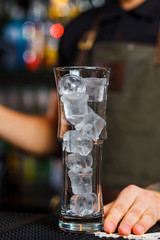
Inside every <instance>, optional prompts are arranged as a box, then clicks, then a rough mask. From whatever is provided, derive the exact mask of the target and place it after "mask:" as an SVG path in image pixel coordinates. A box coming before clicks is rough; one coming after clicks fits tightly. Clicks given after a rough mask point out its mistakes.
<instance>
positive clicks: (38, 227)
mask: <svg viewBox="0 0 160 240" xmlns="http://www.w3.org/2000/svg"><path fill="white" fill-rule="evenodd" d="M148 232H149V233H151V232H160V223H157V224H156V225H155V226H154V227H152V228H151V229H150V230H149V231H148ZM159 236H160V235H159ZM41 239H43V240H52V239H55V240H61V239H64V240H76V239H78V240H82V239H83V240H85V239H88V240H89V239H90V240H95V239H97V240H101V239H107V240H111V239H115V238H112V237H108V238H106V237H103V238H99V237H97V236H95V235H94V234H89V233H88V234H84V233H80V234H78V233H70V232H64V231H61V230H60V229H59V227H58V216H54V215H53V214H32V213H15V212H2V211H1V212H0V240H41ZM116 239H118V240H122V239H126V238H124V237H122V236H119V237H118V238H116ZM130 239H131V238H130ZM132 239H135V238H134V236H133V238H132ZM157 239H158V238H157ZM159 239H160V238H159Z"/></svg>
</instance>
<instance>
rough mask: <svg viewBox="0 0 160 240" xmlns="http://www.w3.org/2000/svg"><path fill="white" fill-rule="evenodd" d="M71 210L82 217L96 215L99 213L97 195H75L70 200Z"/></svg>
mask: <svg viewBox="0 0 160 240" xmlns="http://www.w3.org/2000/svg"><path fill="white" fill-rule="evenodd" d="M70 209H71V211H72V213H74V214H75V215H77V216H80V217H83V216H87V215H91V214H96V213H97V212H98V198H97V195H96V194H95V193H85V194H80V195H73V196H72V198H71V199H70Z"/></svg>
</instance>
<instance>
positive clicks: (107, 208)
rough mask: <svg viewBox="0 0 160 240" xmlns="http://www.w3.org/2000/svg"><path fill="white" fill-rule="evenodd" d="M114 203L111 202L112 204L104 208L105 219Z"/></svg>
mask: <svg viewBox="0 0 160 240" xmlns="http://www.w3.org/2000/svg"><path fill="white" fill-rule="evenodd" d="M113 203H114V202H111V203H109V204H107V205H105V206H104V216H105V217H106V216H107V214H108V213H109V211H110V209H111V207H112V205H113Z"/></svg>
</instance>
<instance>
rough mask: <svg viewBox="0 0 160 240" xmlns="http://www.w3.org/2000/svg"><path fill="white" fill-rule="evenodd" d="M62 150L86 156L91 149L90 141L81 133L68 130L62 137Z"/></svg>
mask: <svg viewBox="0 0 160 240" xmlns="http://www.w3.org/2000/svg"><path fill="white" fill-rule="evenodd" d="M62 145H63V150H66V152H69V153H79V154H80V155H82V156H87V155H88V154H89V153H90V152H91V151H92V149H93V143H92V139H91V138H90V137H89V136H88V135H87V134H86V133H83V131H81V130H80V131H79V130H69V131H67V132H66V133H65V134H64V136H63V144H62Z"/></svg>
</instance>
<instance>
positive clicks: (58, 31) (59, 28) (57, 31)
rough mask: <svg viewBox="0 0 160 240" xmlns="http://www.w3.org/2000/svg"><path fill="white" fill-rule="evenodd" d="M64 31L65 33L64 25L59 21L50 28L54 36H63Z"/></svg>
mask: <svg viewBox="0 0 160 240" xmlns="http://www.w3.org/2000/svg"><path fill="white" fill-rule="evenodd" d="M63 33H64V27H63V25H61V24H59V23H56V24H53V25H52V26H51V28H50V34H51V36H52V37H54V38H60V37H62V35H63Z"/></svg>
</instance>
